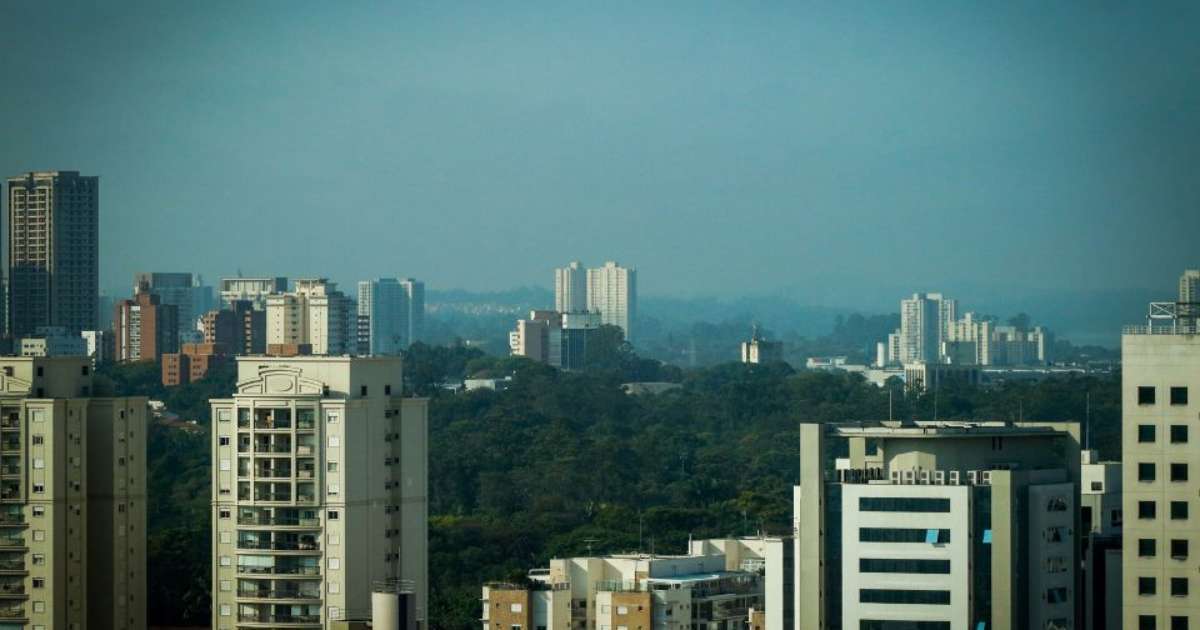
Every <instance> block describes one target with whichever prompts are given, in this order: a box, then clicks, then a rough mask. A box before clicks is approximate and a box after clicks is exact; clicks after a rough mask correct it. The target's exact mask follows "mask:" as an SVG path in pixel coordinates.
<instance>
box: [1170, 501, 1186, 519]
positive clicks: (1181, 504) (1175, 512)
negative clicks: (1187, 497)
mask: <svg viewBox="0 0 1200 630" xmlns="http://www.w3.org/2000/svg"><path fill="white" fill-rule="evenodd" d="M1187 517H1188V503H1187V501H1172V502H1171V518H1172V519H1173V520H1176V521H1182V520H1186V519H1187Z"/></svg>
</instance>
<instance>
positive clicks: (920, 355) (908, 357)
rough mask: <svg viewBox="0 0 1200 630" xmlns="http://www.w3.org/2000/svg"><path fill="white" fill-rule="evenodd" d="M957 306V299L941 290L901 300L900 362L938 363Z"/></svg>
mask: <svg viewBox="0 0 1200 630" xmlns="http://www.w3.org/2000/svg"><path fill="white" fill-rule="evenodd" d="M957 309H958V301H957V300H953V299H950V298H947V297H945V296H943V295H942V294H941V293H914V294H913V296H912V297H911V298H907V299H903V300H900V330H899V331H897V334H898V335H899V339H898V342H899V345H900V348H899V360H900V363H903V364H908V363H913V362H916V361H924V362H926V363H937V362H938V361H939V353H940V351H941V346H942V342H944V341H946V340H947V338H948V337H949V335H950V328H951V325H952V322H953V321H954V320H955V318H956V311H957Z"/></svg>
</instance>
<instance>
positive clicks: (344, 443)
mask: <svg viewBox="0 0 1200 630" xmlns="http://www.w3.org/2000/svg"><path fill="white" fill-rule="evenodd" d="M401 391H402V377H401V360H400V358H399V357H372V358H363V357H315V356H313V357H289V358H279V357H261V356H254V357H242V358H239V359H238V382H237V387H236V390H235V392H234V394H233V397H232V398H228V399H222V400H213V401H212V408H213V426H214V430H213V432H212V435H213V444H212V449H213V484H212V485H213V497H212V501H213V515H212V518H213V608H212V614H213V622H212V627H213V628H217V629H232V628H266V627H271V628H330V627H331V626H332V624H333V623H334V622H338V621H343V620H347V619H360V618H365V617H366V616H369V614H370V606H371V588H372V584H373V583H374V582H377V581H382V580H404V581H406V582H407V583H411V584H412V587H413V589H414V591H415V596H416V597H415V599H416V606H417V619H418V622H419V623H420V624H421V625H423V620H424V611H425V601H426V597H427V592H428V591H427V588H426V584H427V577H426V571H427V559H426V555H427V554H426V540H427V525H426V516H427V508H426V485H427V484H426V470H427V462H426V416H427V405H426V401H424V400H421V399H414V398H403V397H402V396H401Z"/></svg>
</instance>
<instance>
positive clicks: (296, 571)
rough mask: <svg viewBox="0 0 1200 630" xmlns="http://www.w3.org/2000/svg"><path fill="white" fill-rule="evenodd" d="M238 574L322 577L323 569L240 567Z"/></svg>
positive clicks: (306, 566)
mask: <svg viewBox="0 0 1200 630" xmlns="http://www.w3.org/2000/svg"><path fill="white" fill-rule="evenodd" d="M237 572H238V573H240V574H242V575H291V576H301V577H320V576H321V567H319V566H317V565H284V564H277V565H275V566H271V567H260V566H247V565H238V569H237Z"/></svg>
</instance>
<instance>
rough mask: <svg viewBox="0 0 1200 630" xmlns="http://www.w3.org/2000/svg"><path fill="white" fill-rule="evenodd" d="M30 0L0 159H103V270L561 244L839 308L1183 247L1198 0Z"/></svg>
mask: <svg viewBox="0 0 1200 630" xmlns="http://www.w3.org/2000/svg"><path fill="white" fill-rule="evenodd" d="M42 4H43V3H28V4H22V3H14V2H7V3H5V10H4V11H3V14H2V15H0V72H2V73H3V76H4V77H5V82H4V87H3V88H0V171H3V174H4V175H12V174H17V173H20V172H22V171H28V170H33V169H70V170H80V171H83V172H85V173H87V174H96V175H100V176H101V212H102V232H103V234H102V256H103V261H102V276H103V277H102V286H104V287H105V288H109V289H112V288H120V289H121V290H123V291H127V288H126V287H127V285H128V284H129V282H130V280H129V278H130V276H131V274H132V273H133V272H134V271H137V270H163V271H175V270H181V271H197V272H201V273H204V274H205V275H206V276H207V277H209V278H211V279H213V280H215V277H217V276H220V275H232V274H234V273H235V272H236V271H237V270H238V269H241V270H242V271H243V272H244V273H245V274H246V275H257V274H289V275H328V276H330V277H333V278H334V279H336V280H338V281H340V282H343V283H351V282H353V281H355V280H358V279H361V278H366V277H374V276H392V275H412V276H416V277H420V278H424V279H426V280H427V281H428V283H429V285H430V286H431V287H432V288H447V287H465V288H471V289H501V288H508V287H513V286H519V285H526V284H542V285H547V284H550V283H551V282H552V276H551V269H552V268H553V267H554V266H555V265H557V264H561V263H564V262H566V261H567V260H570V259H572V258H580V259H582V260H584V262H586V263H591V264H599V263H601V262H602V261H603V260H606V259H616V260H619V261H621V262H623V263H628V264H632V265H634V266H636V267H638V269H639V271H640V274H641V284H642V290H643V292H646V293H656V294H673V295H694V294H700V295H715V294H726V293H731V292H732V293H758V294H763V293H769V292H773V291H784V292H786V293H787V294H788V295H791V296H793V297H795V298H796V299H798V300H800V301H802V302H804V301H816V302H819V301H822V300H829V299H836V300H838V301H840V302H842V303H845V302H846V301H848V300H849V299H853V298H852V296H853V295H854V294H855V293H856V292H862V293H863V294H868V293H871V292H878V291H879V290H880V289H881V288H894V287H902V288H905V289H906V290H910V291H911V290H921V289H937V288H939V287H940V286H984V287H988V286H1004V287H1030V288H1039V289H1054V288H1061V287H1083V288H1087V289H1092V288H1100V287H1107V286H1118V287H1141V288H1159V287H1164V288H1168V289H1169V288H1170V287H1171V286H1172V283H1173V282H1174V279H1175V278H1176V277H1177V276H1178V273H1179V271H1180V270H1181V269H1182V268H1184V267H1185V266H1189V265H1190V266H1200V245H1198V242H1200V239H1198V237H1200V37H1197V32H1198V31H1200V3H1195V2H1187V3H1179V4H1171V3H1167V2H1153V3H1132V2H1121V3H1112V4H1107V5H1105V3H1099V2H1080V3H1077V4H1075V5H1068V3H1062V2H1051V3H1047V2H1030V3H1012V2H996V3H976V2H948V1H947V2H939V3H924V2H869V3H868V2H864V3H822V4H819V5H812V4H803V5H801V4H799V3H791V2H789V3H771V2H739V3H733V2H719V3H701V2H681V3H678V4H662V5H657V6H656V7H649V6H648V4H650V3H646V2H631V3H627V4H623V3H616V2H605V3H584V2H579V3H573V2H553V3H546V4H542V5H534V4H531V3H507V2H486V3H479V4H475V5H471V4H467V3H421V4H401V3H380V4H371V5H368V4H344V3H340V2H312V3H304V2H286V3H284V2H280V3H270V2H236V3H228V4H218V3H213V2H203V3H201V2H197V3H192V4H191V5H190V6H189V5H188V4H187V3H184V2H150V3H144V4H140V5H135V4H132V3H126V4H125V6H124V7H123V8H122V7H112V6H109V4H113V3H95V4H94V5H93V4H91V3H89V4H88V5H79V6H56V7H45V6H42ZM518 5H519V6H518ZM348 288H352V287H348ZM831 296H833V297H831ZM898 297H899V295H891V294H889V295H888V296H887V299H888V300H889V301H894V298H898ZM872 301H874V300H872Z"/></svg>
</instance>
